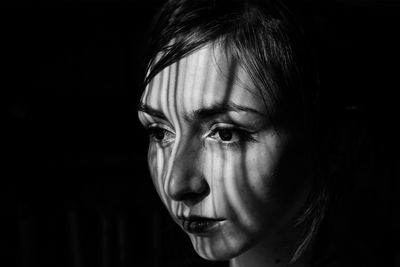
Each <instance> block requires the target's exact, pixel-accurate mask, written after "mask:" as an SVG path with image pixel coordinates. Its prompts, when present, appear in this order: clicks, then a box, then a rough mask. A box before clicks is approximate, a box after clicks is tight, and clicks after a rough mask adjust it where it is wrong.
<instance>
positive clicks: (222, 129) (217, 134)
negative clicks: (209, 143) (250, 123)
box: [208, 125, 254, 144]
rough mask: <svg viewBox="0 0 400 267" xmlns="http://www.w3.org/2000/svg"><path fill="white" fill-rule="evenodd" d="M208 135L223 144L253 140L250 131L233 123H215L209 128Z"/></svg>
mask: <svg viewBox="0 0 400 267" xmlns="http://www.w3.org/2000/svg"><path fill="white" fill-rule="evenodd" d="M208 137H210V138H212V139H214V140H216V141H218V142H221V143H224V144H235V143H240V142H243V141H248V140H254V139H253V138H252V137H251V133H250V132H248V131H246V130H243V129H240V128H238V127H236V126H233V125H229V126H228V125H217V126H215V127H214V128H213V129H211V132H210V133H209V134H208Z"/></svg>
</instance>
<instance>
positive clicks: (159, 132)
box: [154, 130, 164, 140]
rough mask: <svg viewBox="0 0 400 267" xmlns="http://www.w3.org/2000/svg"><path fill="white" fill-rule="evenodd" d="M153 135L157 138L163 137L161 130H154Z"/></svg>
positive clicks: (161, 138)
mask: <svg viewBox="0 0 400 267" xmlns="http://www.w3.org/2000/svg"><path fill="white" fill-rule="evenodd" d="M154 137H155V138H156V139H157V140H163V139H164V131H162V130H156V131H155V132H154Z"/></svg>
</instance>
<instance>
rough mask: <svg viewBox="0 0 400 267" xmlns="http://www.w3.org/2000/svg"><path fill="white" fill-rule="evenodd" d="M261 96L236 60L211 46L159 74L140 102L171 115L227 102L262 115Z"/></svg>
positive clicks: (263, 109) (263, 110) (263, 108)
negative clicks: (245, 107) (246, 107)
mask: <svg viewBox="0 0 400 267" xmlns="http://www.w3.org/2000/svg"><path fill="white" fill-rule="evenodd" d="M260 96H261V95H260V93H259V92H258V90H257V89H256V88H255V87H254V86H253V83H252V82H251V80H250V77H249V75H248V74H247V73H246V72H245V71H244V69H243V68H242V67H241V66H240V64H239V63H238V61H237V60H234V59H233V58H232V57H229V56H227V55H226V53H223V52H222V50H221V49H220V48H218V47H215V46H211V45H210V46H206V47H203V48H201V49H200V50H198V51H196V52H194V53H192V54H190V55H189V56H187V57H184V58H182V59H180V60H179V61H177V62H176V63H174V64H172V65H170V66H168V67H166V68H165V69H164V70H162V71H161V72H160V73H158V74H157V75H156V76H155V77H154V78H153V79H152V80H151V82H150V83H149V85H148V86H147V87H146V89H145V92H144V94H143V96H142V101H141V102H142V103H144V104H146V105H149V106H151V107H154V108H156V109H158V110H161V111H163V112H164V113H165V114H167V115H170V116H172V115H173V114H172V113H180V112H191V111H193V110H198V109H201V108H207V107H211V106H213V105H215V104H224V103H228V102H232V103H234V104H237V105H244V106H249V107H252V108H255V109H257V110H258V111H260V112H262V113H264V112H265V107H264V104H263V103H264V102H263V101H262V100H261V97H260Z"/></svg>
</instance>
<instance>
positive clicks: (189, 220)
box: [178, 216, 224, 235]
mask: <svg viewBox="0 0 400 267" xmlns="http://www.w3.org/2000/svg"><path fill="white" fill-rule="evenodd" d="M178 218H179V219H180V220H181V222H182V227H183V229H185V231H187V232H189V233H191V234H196V235H202V234H208V233H212V232H213V230H216V228H217V227H218V223H219V222H221V221H224V219H220V218H208V217H201V216H189V217H178Z"/></svg>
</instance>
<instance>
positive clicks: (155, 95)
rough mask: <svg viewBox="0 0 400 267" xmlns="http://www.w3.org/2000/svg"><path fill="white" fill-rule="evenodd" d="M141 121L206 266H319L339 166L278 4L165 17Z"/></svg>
mask: <svg viewBox="0 0 400 267" xmlns="http://www.w3.org/2000/svg"><path fill="white" fill-rule="evenodd" d="M152 37H153V38H152V40H151V44H150V46H149V58H148V70H147V76H146V78H145V90H144V92H143V95H142V98H141V100H140V104H139V108H138V113H139V118H140V121H141V122H142V124H143V125H144V127H145V128H146V129H148V131H149V133H150V144H149V151H148V163H149V168H150V172H151V176H152V179H153V182H154V185H155V188H156V190H157V192H158V194H159V195H160V197H161V199H162V201H163V203H164V204H165V206H166V207H167V209H168V211H169V213H170V214H171V217H172V218H173V219H174V221H175V222H176V223H177V224H178V225H180V226H181V228H182V229H183V231H185V232H186V233H187V235H188V236H189V238H190V240H191V242H192V244H193V247H194V249H195V250H196V252H197V253H198V254H199V255H200V256H201V257H203V258H205V259H208V260H212V261H214V260H229V261H230V266H232V267H249V266H251V267H258V266H287V265H290V266H314V265H317V264H318V261H319V258H321V255H322V254H319V253H316V252H315V251H316V249H318V247H317V246H315V242H316V240H317V238H316V237H317V236H318V234H319V232H320V231H319V230H320V226H321V222H322V220H323V218H324V214H325V213H326V210H327V207H328V205H329V203H330V196H331V192H332V188H333V186H332V183H331V181H332V179H333V178H332V176H333V175H332V173H334V171H333V170H332V169H333V168H332V167H331V166H332V164H331V162H330V161H329V160H328V158H329V157H328V156H327V155H326V154H325V151H326V149H325V147H324V146H323V145H321V144H323V143H324V135H321V126H320V124H319V118H318V117H319V114H320V113H319V110H318V75H317V72H316V70H315V66H314V60H313V56H312V54H311V53H310V48H309V45H308V44H307V42H306V38H305V37H304V34H303V32H302V30H301V28H300V27H299V26H298V23H297V22H296V20H295V19H294V16H293V15H292V14H291V13H290V12H289V11H288V10H287V9H286V8H285V6H283V5H282V4H280V3H279V2H276V1H267V0H266V1H222V0H209V1H208V0H202V1H189V0H171V1H168V2H167V3H166V4H165V5H164V6H163V8H162V9H161V11H160V12H159V13H158V15H157V17H156V19H155V22H154V25H153V31H152Z"/></svg>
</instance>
